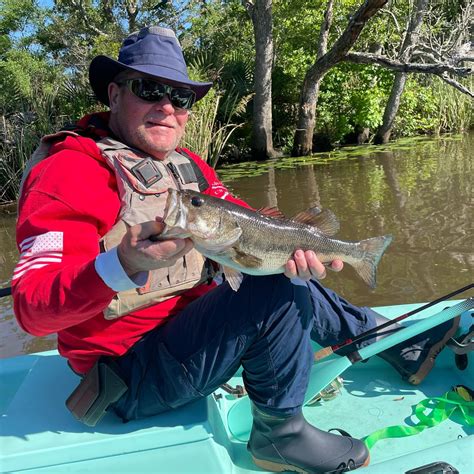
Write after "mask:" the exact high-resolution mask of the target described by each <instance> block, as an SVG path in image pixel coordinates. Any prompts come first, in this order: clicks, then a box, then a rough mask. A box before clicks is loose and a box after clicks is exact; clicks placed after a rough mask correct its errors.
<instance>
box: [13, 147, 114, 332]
mask: <svg viewBox="0 0 474 474" xmlns="http://www.w3.org/2000/svg"><path fill="white" fill-rule="evenodd" d="M68 140H69V139H66V141H65V142H67V141H68ZM71 140H73V141H74V140H76V141H77V140H78V139H75V138H72V139H71ZM80 140H81V139H79V140H78V141H79V142H80ZM69 141H70V140H69ZM86 145H87V146H90V144H87V143H86ZM79 148H80V147H79ZM95 153H96V154H97V156H96V157H92V156H91V155H89V154H88V153H85V152H84V147H82V149H75V150H71V149H63V150H59V151H57V152H56V153H55V154H53V155H51V156H50V157H48V158H47V159H45V160H44V161H42V162H41V163H39V164H38V165H36V166H35V167H34V168H33V170H32V171H31V173H30V175H29V176H28V179H27V181H26V182H25V187H24V193H23V195H22V198H21V200H20V210H19V214H18V223H17V244H18V247H19V251H20V259H19V261H18V264H17V266H16V267H15V270H14V274H13V277H12V290H13V299H14V310H15V314H16V317H17V319H18V322H19V324H20V326H21V327H22V328H23V329H24V330H25V331H27V332H29V333H31V334H33V335H36V336H42V335H46V334H49V333H54V332H58V331H59V330H61V329H64V328H67V327H70V326H73V325H76V324H78V323H80V322H83V321H85V320H87V319H90V318H92V317H94V316H97V314H99V313H100V312H101V311H102V310H103V309H104V308H105V307H106V306H107V305H108V304H109V303H110V301H111V299H112V297H113V296H114V295H115V292H114V291H113V290H111V289H110V288H109V287H108V286H107V285H105V283H104V282H103V281H102V279H101V278H100V277H99V276H98V274H97V273H96V271H95V267H94V261H95V257H96V256H97V254H98V252H99V245H98V241H99V238H100V237H101V236H102V235H104V234H105V233H106V232H107V230H108V229H110V227H111V226H112V225H113V223H114V222H113V220H114V219H115V217H116V216H117V213H118V211H119V208H120V202H119V198H118V194H117V191H116V183H115V178H114V177H113V176H112V173H111V172H110V170H109V169H108V168H107V166H106V165H105V163H104V162H103V161H102V162H101V160H102V158H101V157H100V153H99V151H98V149H97V147H95ZM112 178H113V179H112Z"/></svg>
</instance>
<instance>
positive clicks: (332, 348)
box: [314, 283, 474, 361]
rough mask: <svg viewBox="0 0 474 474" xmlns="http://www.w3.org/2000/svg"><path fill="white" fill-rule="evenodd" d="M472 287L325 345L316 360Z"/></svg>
mask: <svg viewBox="0 0 474 474" xmlns="http://www.w3.org/2000/svg"><path fill="white" fill-rule="evenodd" d="M472 287H474V283H470V284H469V285H466V286H464V287H463V288H459V289H458V290H455V291H453V292H451V293H448V294H447V295H444V296H441V297H440V298H437V299H435V300H434V301H431V302H430V303H427V304H425V305H423V306H420V307H419V308H416V309H414V310H412V311H409V312H408V313H405V314H402V315H401V316H398V317H397V318H394V319H390V320H389V321H387V322H386V323H383V324H380V325H379V326H375V327H374V328H372V329H369V330H368V331H365V332H363V333H362V334H359V335H358V336H357V337H355V338H353V339H346V340H345V341H343V342H341V343H340V344H335V345H334V346H328V347H324V348H323V349H321V350H319V351H317V352H315V354H314V360H315V361H320V360H322V359H325V358H326V357H329V356H330V355H331V354H334V352H336V351H338V350H339V349H342V348H343V347H347V346H350V345H351V344H355V343H356V342H360V341H361V340H363V339H365V338H366V337H368V336H371V335H372V334H374V333H376V332H378V331H380V330H381V329H385V328H386V327H389V326H391V325H392V324H395V323H398V322H399V321H403V320H404V319H406V318H409V317H410V316H413V315H414V314H417V313H419V312H421V311H423V310H425V309H428V308H430V307H431V306H434V305H435V304H438V303H441V302H442V301H445V300H447V299H449V298H452V297H453V296H456V295H459V294H460V293H464V292H465V291H467V290H469V289H470V288H472Z"/></svg>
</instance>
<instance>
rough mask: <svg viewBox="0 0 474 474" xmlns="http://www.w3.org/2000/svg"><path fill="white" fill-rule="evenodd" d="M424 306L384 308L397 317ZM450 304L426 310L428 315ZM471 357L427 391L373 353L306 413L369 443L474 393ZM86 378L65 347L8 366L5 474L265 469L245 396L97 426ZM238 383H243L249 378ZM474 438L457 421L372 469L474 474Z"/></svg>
mask: <svg viewBox="0 0 474 474" xmlns="http://www.w3.org/2000/svg"><path fill="white" fill-rule="evenodd" d="M450 303H451V302H450ZM418 306H420V305H397V306H387V307H382V308H375V309H376V310H377V311H379V312H381V313H383V314H385V315H387V316H388V317H392V318H393V317H396V316H399V315H401V314H404V313H406V312H407V311H410V310H412V309H414V308H416V307H418ZM444 306H446V303H444V304H440V305H436V306H435V307H433V308H430V309H429V310H427V311H424V312H422V313H421V314H420V319H421V318H423V317H427V316H429V315H430V314H435V313H436V312H437V311H440V310H441V309H442V308H443V307H444ZM414 319H416V318H415V317H414ZM471 320H472V315H471V314H464V315H463V324H464V326H466V325H467V328H468V327H469V324H470V321H471ZM407 324H408V320H407ZM315 349H317V348H316V347H315ZM469 357H470V358H471V360H470V361H469V362H470V363H469V364H468V367H467V368H466V369H465V370H460V369H458V368H457V367H456V365H455V363H454V353H453V352H452V351H450V350H449V349H447V350H445V351H443V352H442V353H441V355H440V356H439V357H438V360H437V363H436V366H435V369H434V370H433V371H432V372H431V373H430V374H429V376H428V377H427V379H426V380H425V381H424V383H423V384H422V385H420V386H418V387H414V386H411V385H409V384H408V383H406V382H404V381H402V380H401V379H400V377H399V375H398V374H397V373H396V372H395V371H394V370H393V369H392V368H390V367H389V366H388V365H387V364H386V363H385V362H383V361H382V360H381V359H379V358H377V357H373V358H371V359H370V360H369V361H368V362H366V363H359V364H356V365H354V366H353V367H351V368H350V369H348V370H347V371H346V372H344V373H343V374H342V377H343V379H344V388H343V389H342V392H341V394H339V395H338V396H336V397H335V398H334V399H333V400H331V401H327V402H322V403H321V404H320V405H319V406H315V407H306V408H305V409H304V410H305V415H306V417H307V418H308V419H309V420H310V421H311V422H312V423H314V424H315V425H316V426H318V427H319V428H321V429H330V428H342V429H344V430H346V431H348V432H349V433H351V435H352V436H355V437H359V438H363V437H365V436H367V435H369V434H370V433H372V432H374V431H376V430H378V429H380V428H383V427H387V426H390V425H403V424H411V420H410V416H411V414H412V407H413V406H414V405H416V404H417V403H418V402H420V401H421V400H423V399H426V398H429V397H435V396H441V395H443V394H444V393H445V392H447V391H448V390H449V389H450V388H451V387H452V386H454V385H459V384H463V385H466V386H469V387H471V388H473V381H474V360H472V354H471V355H470V356H469ZM78 380H79V379H78V377H77V376H76V375H74V374H73V373H72V372H71V370H70V369H69V368H68V366H67V363H66V361H65V360H64V359H63V358H61V357H60V356H59V355H58V354H57V352H56V351H49V352H42V353H37V354H29V355H24V356H19V357H14V358H10V359H3V360H1V361H0V383H1V390H0V410H1V441H0V471H1V472H4V473H6V472H8V473H19V472H22V473H23V472H29V473H40V472H44V473H63V472H68V473H78V472H81V473H83V472H94V473H108V472H114V473H121V472H123V473H141V472H143V473H145V472H153V473H163V474H164V473H170V474H175V473H207V474H211V473H216V474H223V473H229V474H240V473H242V474H243V473H250V472H262V471H261V470H260V469H259V468H258V467H256V466H255V465H254V464H253V463H252V460H251V458H250V456H249V454H248V452H247V449H246V443H245V442H244V441H241V440H237V439H235V438H234V437H233V436H232V434H231V430H230V429H229V426H228V425H227V415H228V413H229V410H231V408H232V406H233V405H234V404H235V403H236V399H235V398H233V397H232V396H231V395H229V394H227V393H226V392H224V391H222V390H218V391H217V392H215V393H214V394H213V395H211V396H209V397H207V398H205V399H202V400H199V401H197V402H194V403H192V404H189V405H187V406H185V407H182V408H180V409H177V410H173V411H172V412H169V413H165V414H162V415H159V416H155V417H151V418H148V419H145V420H139V421H132V422H129V423H122V422H121V421H120V420H119V419H118V418H117V417H116V416H115V415H114V414H113V413H109V414H107V415H106V417H105V418H104V419H103V420H102V422H101V423H100V424H99V425H98V426H96V427H95V428H89V427H87V426H85V425H83V424H81V423H79V422H78V421H76V420H75V419H74V418H73V416H72V415H71V414H70V413H69V411H68V410H67V409H66V407H65V404H64V402H65V400H66V398H67V397H68V395H69V394H70V393H71V391H72V390H73V389H74V388H75V386H76V385H77V383H78ZM229 383H230V384H231V385H238V384H242V379H241V376H240V373H237V374H236V375H235V376H234V377H233V379H232V380H230V381H229ZM473 434H474V427H469V426H466V425H465V424H463V423H462V420H459V419H457V418H455V417H454V418H453V419H448V420H446V421H444V422H443V423H441V424H439V425H438V426H435V427H433V428H430V429H426V430H424V431H423V432H422V433H420V434H418V435H416V436H412V437H407V438H395V439H386V440H382V441H380V442H379V443H377V444H376V445H375V446H374V447H373V448H372V450H371V464H370V465H369V466H368V467H367V468H364V471H363V472H364V473H367V474H374V473H380V474H382V473H383V474H387V473H404V472H406V471H407V470H409V469H413V468H415V467H418V466H421V465H424V464H429V463H432V462H434V461H445V462H448V463H450V464H451V465H452V466H453V467H455V468H456V469H457V470H458V471H459V472H460V473H462V474H464V473H466V474H468V473H473V472H474V436H473Z"/></svg>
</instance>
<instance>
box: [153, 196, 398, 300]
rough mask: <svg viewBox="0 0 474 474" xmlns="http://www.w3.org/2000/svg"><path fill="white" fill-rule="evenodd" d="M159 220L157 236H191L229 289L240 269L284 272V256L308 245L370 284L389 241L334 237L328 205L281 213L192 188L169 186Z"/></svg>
mask: <svg viewBox="0 0 474 474" xmlns="http://www.w3.org/2000/svg"><path fill="white" fill-rule="evenodd" d="M163 221H164V229H163V232H162V233H161V234H160V236H159V237H158V239H159V240H165V239H171V238H190V239H191V240H192V241H193V243H194V248H195V249H196V250H197V251H198V252H200V253H201V254H203V255H204V256H205V257H208V258H209V259H211V260H213V261H215V262H217V263H218V264H220V265H221V267H222V273H223V274H224V276H225V279H226V280H227V281H228V282H229V284H230V286H231V287H232V289H233V290H234V291H237V290H238V289H239V287H240V284H241V282H242V279H243V274H248V275H274V274H278V273H284V271H285V265H286V262H287V261H288V260H289V259H290V258H292V256H293V254H294V252H295V251H296V250H298V249H301V250H303V251H306V250H312V251H313V252H314V253H315V254H316V256H317V257H318V258H319V260H320V261H321V262H322V263H324V264H329V263H330V262H332V261H333V260H335V259H340V260H342V261H343V262H345V263H347V264H349V265H351V266H352V267H353V268H354V269H355V271H356V273H357V274H358V275H359V276H360V277H361V278H362V280H363V281H364V282H365V283H366V284H367V285H368V286H369V287H370V288H375V286H376V270H377V265H378V263H379V261H380V259H381V257H382V255H383V253H384V252H385V250H386V248H387V247H388V246H389V245H390V243H391V241H392V236H391V235H384V236H378V237H372V238H368V239H364V240H360V241H354V242H352V241H346V240H339V239H336V238H334V237H333V236H334V235H335V234H336V233H337V232H338V230H339V227H340V226H339V221H338V220H337V218H336V216H335V215H334V213H333V212H331V211H330V210H329V209H324V210H322V209H320V208H319V207H312V208H310V209H308V210H306V211H302V212H300V213H298V214H297V215H295V216H294V217H292V218H286V217H285V216H283V214H281V213H280V212H279V211H278V210H277V209H276V208H266V209H265V210H264V211H258V210H253V209H248V208H245V207H243V206H239V205H237V204H235V203H232V202H230V201H226V200H223V199H220V198H217V197H214V196H209V195H206V194H202V193H199V192H197V191H192V190H176V189H171V188H170V189H169V190H168V196H167V201H166V205H165V210H164V215H163Z"/></svg>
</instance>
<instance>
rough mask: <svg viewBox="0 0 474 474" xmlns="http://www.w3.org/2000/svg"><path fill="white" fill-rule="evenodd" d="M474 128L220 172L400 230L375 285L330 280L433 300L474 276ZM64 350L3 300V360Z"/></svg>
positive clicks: (284, 199)
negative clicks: (32, 332) (25, 324)
mask: <svg viewBox="0 0 474 474" xmlns="http://www.w3.org/2000/svg"><path fill="white" fill-rule="evenodd" d="M473 149H474V133H471V134H468V135H464V136H455V137H443V138H439V139H434V140H433V139H418V140H412V141H403V142H402V141H401V142H397V143H396V144H394V145H391V146H387V147H364V148H360V147H357V148H346V149H344V150H342V151H339V152H333V153H325V154H318V155H316V156H314V157H310V158H308V157H306V158H299V159H287V160H281V161H273V162H265V163H245V164H242V165H238V166H233V167H223V168H222V169H221V170H219V174H220V176H221V177H222V178H223V180H224V181H225V183H226V185H227V186H228V187H229V188H230V189H231V190H232V192H234V193H235V194H237V195H238V196H240V197H241V198H243V199H244V200H246V201H247V202H248V203H249V204H251V205H253V206H255V207H257V208H258V207H263V206H278V207H279V208H280V209H281V210H282V211H283V212H284V213H285V214H286V215H288V216H291V215H294V214H296V213H297V212H299V211H301V210H303V209H306V208H308V207H311V206H314V205H319V206H320V207H323V208H328V209H331V210H332V211H333V212H334V213H335V214H336V215H337V216H338V218H339V220H340V222H341V230H340V232H339V233H338V237H340V238H343V239H347V240H359V239H362V238H366V237H372V236H376V235H382V234H392V235H393V237H394V240H393V242H392V244H391V245H390V247H389V248H388V250H387V252H386V254H385V255H384V257H383V258H382V260H381V262H380V265H379V267H378V277H377V281H378V285H377V288H376V289H375V290H370V289H369V288H368V287H367V286H365V284H364V283H363V282H362V281H361V280H360V279H359V278H358V277H357V275H356V274H355V272H354V271H353V270H352V268H350V267H349V265H346V267H345V268H344V270H343V271H342V272H341V273H337V274H336V273H332V272H328V276H327V278H326V279H325V281H324V282H325V284H327V286H329V287H331V288H332V289H334V290H336V291H337V292H339V293H340V294H341V295H343V296H344V297H346V298H347V299H349V300H351V301H352V302H354V303H356V304H360V305H369V306H377V305H385V304H387V305H389V304H399V303H414V302H423V301H430V300H433V299H435V298H437V297H439V296H441V295H443V294H446V293H449V292H450V291H452V290H454V289H456V288H459V287H462V286H465V285H467V284H468V283H471V282H472V281H473V276H474V248H473V235H474V223H473V219H472V217H473V210H474V193H473V185H472V175H473V168H474V166H473V158H474V154H473ZM14 240H15V239H14V217H11V216H0V249H1V252H0V262H1V265H0V286H2V287H4V286H7V285H8V283H9V279H10V276H11V273H12V270H13V268H14V266H15V262H16V260H17V250H16V247H15V243H14ZM54 347H55V338H54V336H48V337H46V338H34V337H31V336H29V335H27V334H25V333H24V332H23V331H22V330H21V329H20V328H19V327H18V326H17V324H16V321H15V319H14V316H13V311H12V302H11V298H10V297H8V298H2V299H0V353H1V356H2V357H8V356H13V355H16V354H23V353H30V352H36V351H42V350H46V349H50V348H54Z"/></svg>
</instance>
